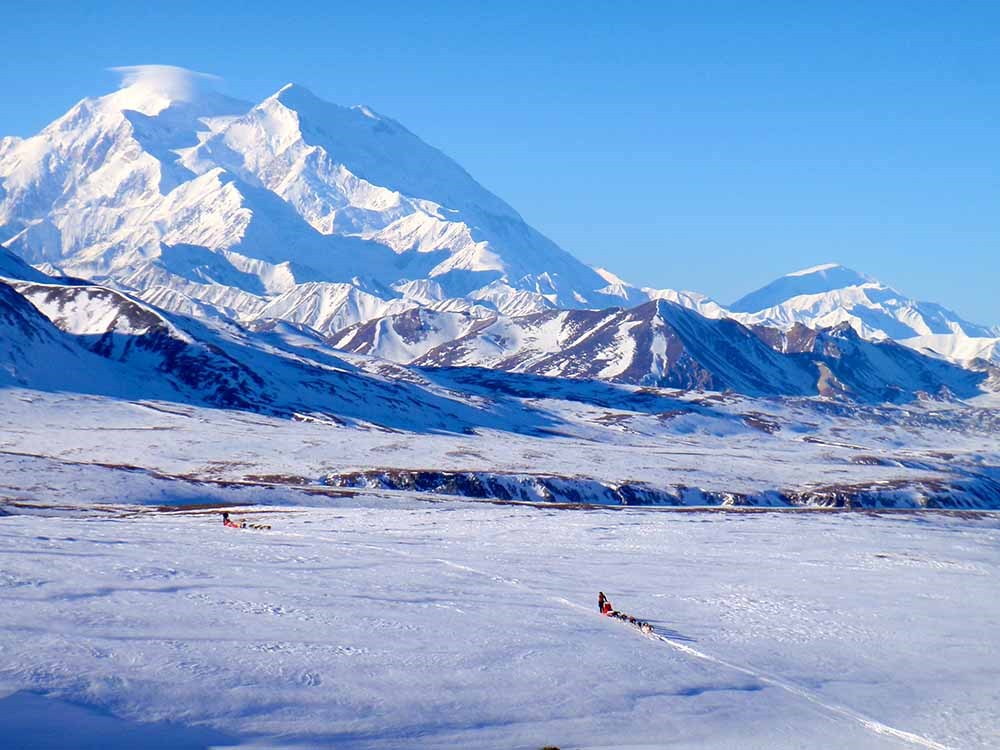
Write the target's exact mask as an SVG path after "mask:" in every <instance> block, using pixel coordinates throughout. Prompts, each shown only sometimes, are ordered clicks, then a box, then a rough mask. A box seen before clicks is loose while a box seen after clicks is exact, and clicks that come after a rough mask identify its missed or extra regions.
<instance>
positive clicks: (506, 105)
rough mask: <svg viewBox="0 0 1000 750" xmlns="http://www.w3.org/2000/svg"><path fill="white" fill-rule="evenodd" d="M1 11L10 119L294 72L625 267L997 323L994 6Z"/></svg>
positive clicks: (720, 293) (569, 244)
mask: <svg viewBox="0 0 1000 750" xmlns="http://www.w3.org/2000/svg"><path fill="white" fill-rule="evenodd" d="M146 5H148V6H149V7H143V6H146ZM535 5H537V6H539V7H531V6H535ZM3 22H4V26H5V32H4V34H3V42H4V45H3V55H4V62H3V65H0V91H2V92H3V96H2V99H0V101H2V105H0V134H14V135H29V134H31V133H34V132H36V131H37V130H38V129H39V128H41V127H42V126H44V125H45V124H46V123H48V122H49V121H51V120H53V119H55V117H57V116H58V115H60V114H62V113H63V112H64V111H65V110H66V109H68V107H69V106H70V105H72V104H73V103H74V102H75V101H77V100H79V99H81V98H83V97H84V96H90V95H97V94H101V93H104V92H106V91H109V90H112V89H113V88H114V87H115V86H116V82H117V77H116V76H115V75H114V74H112V73H109V72H107V70H106V69H107V68H109V67H113V66H119V65H138V64H152V63H159V64H170V65H179V66H183V67H186V68H192V69H195V70H200V71H204V72H209V73H214V74H217V75H219V76H220V77H221V78H222V79H223V83H222V84H221V86H220V88H221V89H222V90H224V91H226V92H227V93H230V94H232V95H235V96H239V97H242V98H245V99H251V100H255V101H256V100H260V99H262V98H264V97H265V96H268V95H269V94H271V93H273V92H274V91H275V90H276V89H278V88H279V87H280V86H281V85H282V84H284V83H286V82H288V81H295V82H297V83H301V84H304V85H305V86H307V87H308V88H310V89H312V90H313V91H314V92H315V93H317V94H318V95H320V96H321V97H323V98H325V99H329V100H331V101H335V102H337V103H340V104H357V103H364V104H368V105H370V106H371V107H372V108H374V109H375V110H377V111H379V112H382V113H383V114H386V115H389V116H391V117H394V118H395V119H397V120H399V121H401V122H402V123H403V124H404V125H406V126H407V127H408V128H409V129H410V130H412V131H414V132H415V133H417V134H418V135H420V136H421V137H423V138H424V139H425V140H427V141H428V142H430V143H432V144H433V145H435V146H438V147H439V148H441V149H442V150H443V151H445V152H446V153H448V154H449V155H450V156H452V157H453V158H455V159H456V160H457V161H458V162H459V163H460V164H462V165H463V166H464V167H465V168H466V169H467V170H468V171H469V172H470V173H472V175H473V176H475V177H476V178H477V179H478V180H479V181H480V182H482V183H483V184H484V185H485V186H486V187H488V188H489V189H491V190H493V191H494V192H495V193H497V194H498V195H500V196H501V197H502V198H504V199H505V200H507V201H508V202H509V203H511V204H512V205H513V206H514V207H515V208H516V209H518V211H520V212H521V214H522V215H523V216H524V217H525V218H526V219H527V220H528V221H529V222H530V223H532V224H533V225H535V226H536V227H537V228H539V229H540V230H541V231H543V232H544V233H546V234H548V235H549V236H550V237H552V238H553V239H554V240H556V241H557V242H558V243H559V244H561V245H562V246H563V247H564V248H566V249H567V250H569V251H570V252H572V253H574V254H575V255H577V256H578V257H579V258H581V259H583V260H585V261H586V262H588V263H592V264H595V265H604V266H607V267H609V268H610V269H611V270H613V271H615V272H616V273H618V274H619V275H620V276H622V277H624V278H625V279H626V280H628V281H631V282H633V283H635V284H639V285H643V286H646V285H648V286H656V287H674V288H683V289H695V290H698V291H701V292H704V293H707V294H710V295H711V296H713V297H715V298H716V299H718V300H719V301H721V302H724V303H726V302H731V301H733V300H734V299H735V298H736V297H739V296H740V295H742V294H743V293H745V292H747V291H750V290H752V289H754V288H756V287H758V286H760V285H762V284H764V283H766V282H768V281H770V280H772V279H773V278H774V277H775V276H778V275H781V274H783V273H786V272H788V271H792V270H795V269H798V268H802V267H806V266H812V265H816V264H819V263H824V262H828V261H836V262H840V263H843V264H845V265H848V266H851V267H853V268H856V269H857V270H860V271H864V272H866V273H869V274H871V275H873V276H875V277H877V278H879V279H881V280H883V281H885V282H886V283H889V284H892V285H893V286H896V287H897V288H899V289H900V290H901V291H903V292H906V293H908V294H910V295H912V296H915V297H918V298H921V299H928V300H933V301H939V302H942V303H944V304H946V305H948V306H950V307H953V308H955V309H957V310H958V311H959V312H960V313H961V314H963V315H964V316H965V317H967V318H970V319H972V320H974V321H977V322H984V323H989V324H995V323H1000V75H998V72H1000V3H997V2H995V1H993V0H983V1H982V2H965V1H963V0H951V1H946V0H938V1H936V2H929V1H924V0H908V1H906V2H893V1H891V0H879V2H870V1H869V2H850V1H846V0H837V1H836V2H784V1H778V0H771V1H769V2H751V1H750V0H742V1H738V2H736V1H734V2H716V1H713V0H700V1H699V2H666V1H664V0H661V1H660V2H654V1H652V0H650V2H644V3H638V2H628V1H627V0H618V1H617V2H597V1H594V2H579V3H537V4H536V3H515V2H481V3H477V2H472V1H471V0H466V1H465V2H433V1H430V2H419V3H417V2H406V3H401V2H393V1H391V0H388V1H383V2H375V3H369V4H365V3H358V2H356V1H354V2H350V3H339V2H330V1H329V0H326V1H325V2H294V1H293V0H288V1H286V2H282V3H276V2H273V0H270V1H269V2H257V1H256V0H242V1H241V2H229V1H228V0H213V2H197V3H186V2H170V3H148V4H146V3H137V2H135V1H134V0H129V1H128V2H118V1H117V0H104V2H93V3H68V2H58V3H50V2H45V1H44V0H36V1H35V2H30V3H29V2H24V3H11V4H8V5H7V6H6V7H5V9H4V11H3Z"/></svg>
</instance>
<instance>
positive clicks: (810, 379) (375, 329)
mask: <svg viewBox="0 0 1000 750" xmlns="http://www.w3.org/2000/svg"><path fill="white" fill-rule="evenodd" d="M330 342H331V344H332V345H333V346H334V347H336V348H338V349H343V350H346V351H351V352H357V353H364V354H372V355H376V356H378V357H382V358H385V359H391V360H394V361H396V362H400V363H404V364H411V365H414V366H418V367H435V368H439V367H479V368H486V369H491V370H502V371H507V372H520V373H532V374H537V375H545V376H550V377H562V378H574V379H577V378H592V379H599V380H607V381H611V382H617V383H629V384H634V385H650V386H666V387H672V388H685V389H690V388H701V389H706V390H719V391H721V390H726V389H730V390H734V391H737V392H739V393H743V394H747V395H752V396H773V395H783V396H798V395H817V394H819V395H826V396H846V397H849V398H854V399H858V400H863V401H874V402H879V401H907V400H911V399H912V398H914V397H916V396H917V395H918V394H919V393H921V392H923V393H927V394H933V395H948V394H957V395H960V396H962V397H967V396H972V395H975V394H976V393H978V392H979V385H980V384H981V383H982V382H983V380H984V376H983V375H982V374H981V373H978V374H977V373H972V372H969V371H967V370H965V369H962V368H960V367H957V366H955V365H952V364H950V363H947V362H943V361H940V360H938V359H935V358H931V357H927V356H923V355H921V354H919V353H917V352H915V351H913V350H912V349H909V348H906V347H903V346H900V345H898V344H896V343H894V342H891V341H884V342H875V341H868V340H865V339H863V338H861V337H860V336H859V335H858V334H857V333H855V332H854V331H853V329H852V328H851V327H850V326H848V325H846V324H842V325H840V326H837V327H834V328H831V329H826V330H819V331H816V330H813V329H809V328H806V327H805V326H802V325H801V324H797V325H796V326H795V327H794V328H793V329H792V330H791V331H789V332H787V333H786V332H784V331H782V330H781V329H779V328H769V327H766V326H755V327H754V328H752V329H751V328H747V327H746V326H744V325H742V324H740V323H739V322H737V321H735V320H732V319H730V318H727V317H722V318H708V317H705V316H704V315H701V314H699V313H698V312H696V311H695V310H693V309H690V308H688V307H685V306H683V305H679V304H676V303H673V302H670V301H667V300H662V299H661V300H655V301H650V302H646V303H645V304H643V305H640V306H638V307H635V308H631V309H627V310H622V309H618V308H612V309H609V310H552V311H546V312H542V313H536V314H532V315H525V316H518V317H506V316H494V317H489V318H483V317H474V316H472V315H469V314H463V313H440V312H434V311H428V310H410V311H406V312H403V313H400V314H398V315H392V316H387V317H385V318H381V319H379V320H374V321H369V322H367V323H359V324H357V325H355V326H352V327H351V328H348V329H347V330H345V331H342V332H341V333H339V334H338V335H336V336H334V337H332V338H331V339H330Z"/></svg>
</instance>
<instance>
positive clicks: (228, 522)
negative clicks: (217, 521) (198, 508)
mask: <svg viewBox="0 0 1000 750" xmlns="http://www.w3.org/2000/svg"><path fill="white" fill-rule="evenodd" d="M222 525H223V526H228V527H229V528H231V529H256V530H257V531H270V530H271V524H269V523H248V522H247V520H246V519H245V518H241V519H240V520H238V521H234V520H233V519H231V518H230V517H229V512H228V511H223V512H222Z"/></svg>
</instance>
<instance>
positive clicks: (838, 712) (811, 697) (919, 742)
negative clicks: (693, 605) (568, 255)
mask: <svg viewBox="0 0 1000 750" xmlns="http://www.w3.org/2000/svg"><path fill="white" fill-rule="evenodd" d="M279 533H280V534H282V535H284V536H299V537H302V536H305V535H303V534H296V533H294V532H293V533H288V532H279ZM312 538H313V539H316V538H320V539H323V538H324V537H312ZM325 539H326V540H328V541H330V542H334V543H339V542H341V541H342V540H336V539H331V538H328V537H327V538H325ZM356 546H359V547H365V548H367V549H372V550H378V551H380V552H388V553H391V554H396V555H399V556H401V557H414V555H413V554H412V553H411V552H407V551H405V550H398V549H390V548H388V547H382V546H379V545H375V544H358V545H356ZM430 561H431V562H436V563H438V564H440V565H444V566H446V567H449V568H453V569H455V570H461V571H463V572H466V573H472V574H473V575H477V576H483V577H484V578H489V579H490V580H492V581H495V582H496V583H502V584H504V585H505V586H512V587H515V588H518V589H521V590H522V591H524V592H526V593H530V594H532V595H534V596H538V597H542V598H544V599H547V600H548V601H550V602H553V603H556V604H561V605H562V606H564V607H568V608H570V609H575V610H577V611H579V612H581V613H585V614H587V615H590V616H593V615H594V610H593V609H592V608H590V607H585V606H583V605H582V604H580V603H579V602H574V601H571V600H569V599H566V598H565V597H561V596H551V595H548V594H542V593H540V592H538V591H535V590H534V589H532V588H531V587H530V586H526V585H525V584H523V583H522V582H521V581H519V580H517V579H515V578H506V577H504V576H500V575H496V574H494V573H490V572H488V571H485V570H480V569H479V568H473V567H471V566H469V565H462V564H461V563H456V562H453V561H451V560H447V559H444V558H440V557H434V558H430ZM638 635H640V636H641V637H643V638H648V639H650V640H651V641H658V642H660V643H662V644H663V645H664V646H667V647H668V648H672V649H674V650H675V651H679V652H680V653H682V654H686V655H687V656H690V657H693V658H695V659H700V660H701V661H706V662H709V663H711V664H716V665H718V666H721V667H725V668H726V669H731V670H734V671H736V672H740V673H741V674H745V675H747V676H749V677H753V678H754V679H756V680H759V681H760V682H763V683H764V684H766V685H771V686H773V687H776V688H780V689H781V690H784V691H785V692H787V693H790V694H792V695H795V696H797V697H799V698H802V699H803V700H805V701H808V702H809V703H812V704H813V705H814V706H816V707H817V708H819V709H821V710H823V711H825V712H827V713H828V714H830V715H832V716H836V717H839V718H843V719H849V720H850V721H853V722H854V723H856V724H858V725H860V726H861V727H863V728H864V729H866V730H868V731H869V732H871V733H873V734H878V735H881V736H883V737H891V738H893V739H896V740H899V741H901V742H905V743H907V744H909V745H913V746H916V747H922V748H927V749H928V750H956V749H955V748H953V747H952V746H950V745H945V744H942V743H940V742H937V741H936V740H932V739H930V738H929V737H924V736H922V735H919V734H916V733H914V732H907V731H905V730H903V729H897V728H895V727H891V726H889V725H888V724H883V723H882V722H880V721H876V720H875V719H870V718H868V717H867V716H865V715H864V714H861V713H858V712H857V711H853V710H852V709H850V708H847V707H846V706H841V705H839V704H836V703H829V702H827V701H825V700H823V699H822V698H820V697H819V696H818V695H816V694H815V693H812V692H810V691H809V690H806V689H805V688H803V687H800V686H798V685H796V684H794V683H792V682H788V681H787V680H783V679H781V678H780V677H775V676H774V675H771V674H768V673H766V672H761V671H758V670H756V669H753V668H751V667H745V666H742V665H740V664H736V663H734V662H731V661H727V660H725V659H721V658H719V657H716V656H712V655H711V654H706V653H705V652H704V651H699V650H698V649H696V648H692V647H691V646H688V645H686V644H684V643H681V642H679V641H675V640H673V639H672V638H667V637H666V636H665V635H660V634H659V633H657V632H656V631H655V630H654V631H653V632H652V633H642V632H639V633H638Z"/></svg>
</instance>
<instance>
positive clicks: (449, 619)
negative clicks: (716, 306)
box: [0, 495, 1000, 749]
mask: <svg viewBox="0 0 1000 750" xmlns="http://www.w3.org/2000/svg"><path fill="white" fill-rule="evenodd" d="M330 505H331V507H327V508H324V509H319V508H311V509H297V510H292V509H285V510H284V511H277V510H274V509H272V512H269V513H266V514H264V513H257V512H255V511H253V510H251V511H248V512H245V514H246V515H247V517H249V518H251V519H253V520H256V521H262V522H266V523H269V524H271V525H272V527H273V530H272V531H270V532H251V531H240V530H232V529H225V528H224V527H222V525H221V524H220V523H219V519H218V514H217V513H216V512H210V511H187V512H175V513H157V512H154V511H141V510H137V509H136V508H134V507H128V506H117V507H104V508H103V509H101V512H92V513H83V514H76V515H73V516H69V515H60V514H58V513H56V512H54V511H49V512H47V513H46V514H45V515H36V514H27V515H25V514H20V515H13V516H8V517H5V518H0V555H2V557H3V567H2V572H0V598H2V601H3V607H2V608H0V654H2V658H0V695H2V696H4V697H0V734H2V736H3V737H4V741H5V743H13V744H12V745H10V744H8V746H16V747H39V745H37V744H33V742H36V741H37V739H38V738H39V737H45V736H46V732H48V733H49V734H48V736H49V737H50V739H52V740H53V741H52V744H50V745H48V746H49V747H60V748H68V747H80V746H81V745H85V744H86V742H85V741H86V740H88V739H91V740H92V742H91V745H92V746H97V743H98V741H100V742H102V744H101V746H103V747H112V748H114V747H123V748H124V747H133V746H134V745H132V744H129V743H130V741H134V740H130V739H129V738H130V736H131V735H130V734H129V733H128V732H126V731H125V729H134V728H135V726H136V723H139V724H140V725H141V726H142V727H144V728H145V731H146V733H147V736H150V737H154V738H160V740H162V744H161V745H160V746H162V747H170V746H178V747H207V746H209V745H213V746H251V747H279V746H280V747H293V748H294V747H337V748H405V747H428V748H449V747H454V748H499V747H503V748H533V749H537V748H539V747H541V746H543V745H546V744H553V745H557V746H559V747H562V748H599V747H615V748H622V747H671V748H673V747H677V748H703V749H704V748H733V747H740V748H793V747H795V748H798V747H845V748H846V747H850V748H906V747H910V748H992V747H996V746H997V743H998V742H1000V734H998V731H997V723H996V714H997V710H998V707H1000V694H998V692H997V688H996V686H997V685H998V684H1000V650H998V648H997V646H998V644H997V640H996V627H995V626H996V622H997V619H998V618H1000V603H998V600H997V598H996V596H995V592H996V588H995V587H996V580H997V576H998V574H1000V523H998V520H997V518H995V517H977V518H959V517H950V516H943V515H935V516H923V517H920V518H916V517H913V516H891V517H877V516H871V515H865V514H849V515H845V514H833V515H830V514H815V513H813V514H803V513H798V514H795V513H764V514H739V513H737V514H733V513H724V514H720V513H709V512H698V513H686V514H678V513H663V512H656V511H637V510H627V511H622V510H619V511H613V510H604V511H590V512H582V511H575V512H574V511H565V510H546V509H543V508H532V507H512V506H508V507H495V506H489V505H475V504H467V503H451V504H447V505H440V504H427V503H422V502H418V501H417V500H416V499H407V498H399V497H395V498H392V499H387V498H384V497H379V496H376V495H362V496H358V497H352V498H344V499H342V500H339V501H335V502H331V504H330ZM14 511H15V513H17V512H18V510H17V509H14ZM598 590H604V591H606V592H608V594H609V595H610V596H611V597H612V600H613V601H614V603H615V604H616V605H617V606H620V607H621V608H623V609H626V610H627V611H629V612H632V613H635V614H638V615H639V616H641V617H644V618H647V619H649V620H651V621H652V622H653V623H654V624H655V626H656V628H657V632H658V634H659V635H658V636H657V637H655V638H646V637H643V636H642V635H641V634H640V633H638V632H637V631H636V630H634V629H633V628H630V627H628V626H627V625H624V624H622V623H619V622H616V621H613V620H610V619H605V618H601V617H600V616H598V615H597V614H596V612H595V599H596V594H597V591H598ZM890 591H891V595H889V594H888V592H890ZM26 706H27V707H28V708H34V710H35V719H34V722H32V721H31V714H30V713H29V715H28V716H27V717H26V716H24V715H23V713H22V711H23V709H24V708H25V707H26ZM40 707H47V708H48V711H47V712H45V713H42V711H41V709H40ZM5 708H7V709H8V710H5ZM19 709H20V710H19ZM74 712H75V713H74ZM79 713H82V714H83V715H84V717H85V718H86V717H90V722H89V724H88V722H83V723H82V725H81V729H80V730H79V731H80V732H81V733H80V734H76V735H72V734H70V735H67V734H65V733H64V734H63V735H62V737H61V738H51V732H52V729H51V728H52V725H53V724H54V723H55V724H59V722H60V721H68V720H69V719H70V718H73V717H74V716H76V714H79ZM98 719H100V721H101V722H103V724H101V728H98V729H93V728H92V727H91V726H90V724H93V723H95V722H98ZM98 723H100V722H98ZM116 731H117V732H118V733H117V735H116ZM88 732H90V733H91V734H94V733H96V735H97V737H98V739H96V740H95V739H94V738H93V737H91V736H88ZM116 736H117V737H118V738H119V739H118V740H117V741H115V739H114V738H115V737H116ZM140 736H141V735H140ZM171 737H174V738H176V742H175V743H174V744H173V745H171V744H170V742H169V739H170V738H171ZM198 737H201V738H203V739H202V740H201V742H200V744H199V743H198V742H196V741H194V739H193V738H198ZM185 743H187V744H185ZM151 744H152V743H151Z"/></svg>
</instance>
